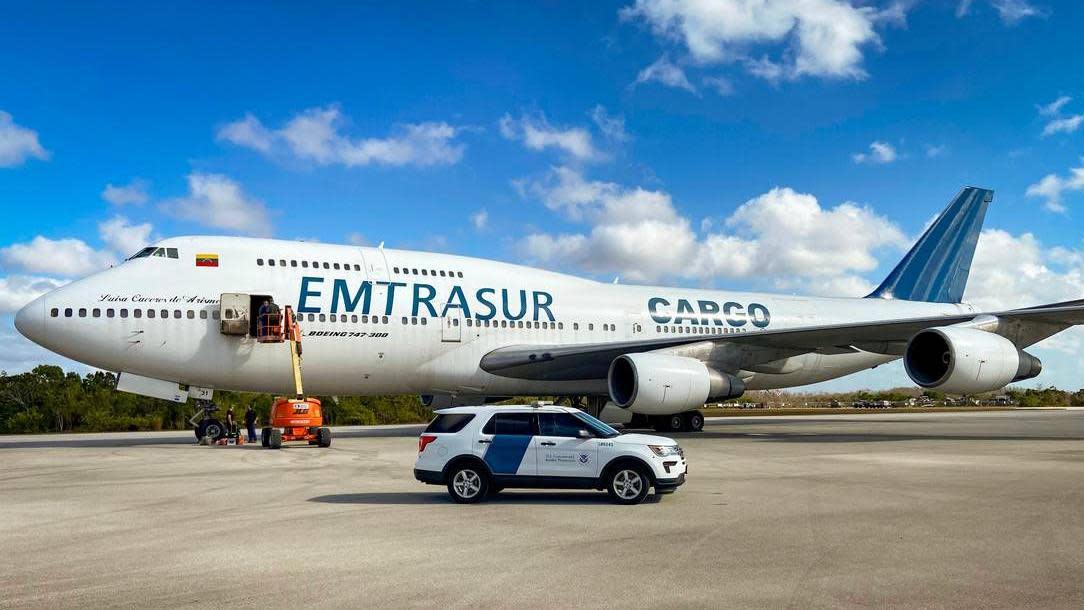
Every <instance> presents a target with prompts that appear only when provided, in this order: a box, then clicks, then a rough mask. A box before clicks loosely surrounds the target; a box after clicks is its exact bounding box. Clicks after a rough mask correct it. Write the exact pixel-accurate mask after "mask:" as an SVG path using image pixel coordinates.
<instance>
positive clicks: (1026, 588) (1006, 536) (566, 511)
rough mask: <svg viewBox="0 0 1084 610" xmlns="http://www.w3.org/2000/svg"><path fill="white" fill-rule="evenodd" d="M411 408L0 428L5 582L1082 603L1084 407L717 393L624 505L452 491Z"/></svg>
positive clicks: (609, 599)
mask: <svg viewBox="0 0 1084 610" xmlns="http://www.w3.org/2000/svg"><path fill="white" fill-rule="evenodd" d="M420 430H421V427H419V426H396V427H372V428H361V427H358V428H340V429H336V431H335V438H334V441H333V443H332V446H331V448H330V449H320V448H318V447H311V446H308V445H294V446H289V447H287V448H284V449H282V450H280V451H271V450H266V449H263V448H261V447H260V445H259V444H255V445H248V446H244V447H201V446H197V445H195V443H194V440H195V438H194V436H193V435H192V434H191V433H190V432H186V433H181V432H174V433H132V434H85V435H63V436H32V437H26V436H23V437H0V607H3V608H89V607H93V608H107V607H117V608H152V607H186V606H196V605H200V606H205V605H207V604H213V605H214V606H216V607H218V606H227V605H228V606H233V607H240V608H250V607H251V608H280V607H298V606H308V605H314V606H318V607H347V608H358V607H378V606H379V607H395V608H398V607H443V608H468V607H517V608H531V607H538V608H541V607H545V608H568V607H596V608H597V607H629V606H636V607H645V606H647V607H656V608H670V607H713V608H719V607H766V608H829V607H830V608H838V607H961V608H967V607H984V608H1022V607H1041V608H1059V607H1060V608H1081V607H1084V442H1082V441H1084V410H1044V411H1009V412H992V413H948V414H908V415H902V414H875V415H851V416H821V417H773V418H767V417H764V418H761V417H754V418H750V417H742V418H720V419H713V420H709V421H708V425H707V426H706V428H705V431H704V432H703V433H700V434H681V435H675V436H676V437H677V438H679V442H680V443H681V444H682V446H683V447H685V450H686V456H687V457H688V460H689V464H690V472H689V478H688V482H687V484H686V485H685V486H684V487H682V488H681V489H679V490H678V491H677V493H675V494H673V495H670V496H666V497H663V498H661V499H659V498H649V501H648V502H647V503H645V504H643V505H640V506H632V507H627V506H617V505H613V504H610V503H609V501H608V499H607V497H606V495H605V494H604V493H587V492H563V491H515V490H508V491H505V492H502V493H501V494H500V495H499V496H497V497H496V498H494V499H493V500H491V501H489V502H487V503H485V504H480V505H473V506H462V505H457V504H453V503H452V502H451V501H450V500H449V499H448V497H447V494H446V492H445V490H444V489H443V488H440V487H434V486H426V485H423V484H421V483H418V482H416V481H415V480H414V478H413V474H412V465H413V461H414V458H415V456H416V453H417V442H416V436H417V434H418V433H419V431H420Z"/></svg>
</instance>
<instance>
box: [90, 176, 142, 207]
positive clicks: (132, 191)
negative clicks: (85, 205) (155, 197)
mask: <svg viewBox="0 0 1084 610" xmlns="http://www.w3.org/2000/svg"><path fill="white" fill-rule="evenodd" d="M149 187H150V184H149V183H148V182H147V181H146V180H141V179H139V178H136V179H135V180H132V181H131V182H129V183H128V184H125V185H121V186H114V185H113V184H107V185H105V190H103V191H102V199H104V200H106V201H108V202H109V203H112V204H113V205H127V204H136V205H140V204H144V203H147V201H149V200H150V196H149V195H148V194H147V189H148V188H149Z"/></svg>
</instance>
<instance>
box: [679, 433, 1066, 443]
mask: <svg viewBox="0 0 1084 610" xmlns="http://www.w3.org/2000/svg"><path fill="white" fill-rule="evenodd" d="M672 436H673V438H675V439H682V438H702V439H742V440H753V441H758V442H765V443H879V442H899V441H1079V440H1082V438H1084V437H1082V436H1081V434H1080V433H1070V432H1067V433H1066V434H1065V436H1049V435H1038V434H1036V435H1026V434H871V433H838V432H805V433H785V432H784V433H780V432H762V433H757V432H700V433H695V434H674V435H672Z"/></svg>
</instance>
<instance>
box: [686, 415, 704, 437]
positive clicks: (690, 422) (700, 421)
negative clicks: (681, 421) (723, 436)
mask: <svg viewBox="0 0 1084 610" xmlns="http://www.w3.org/2000/svg"><path fill="white" fill-rule="evenodd" d="M685 429H686V430H688V431H689V432H703V431H704V414H703V413H701V412H700V411H686V412H685Z"/></svg>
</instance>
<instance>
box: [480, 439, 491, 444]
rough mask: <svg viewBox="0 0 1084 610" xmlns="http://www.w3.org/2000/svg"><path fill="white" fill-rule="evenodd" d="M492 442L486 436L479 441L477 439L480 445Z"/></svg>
mask: <svg viewBox="0 0 1084 610" xmlns="http://www.w3.org/2000/svg"><path fill="white" fill-rule="evenodd" d="M492 442H493V441H491V440H489V439H488V438H483V439H481V440H479V441H478V443H479V444H480V445H488V444H490V443H492Z"/></svg>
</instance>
